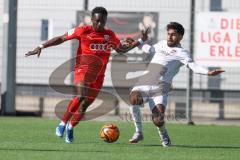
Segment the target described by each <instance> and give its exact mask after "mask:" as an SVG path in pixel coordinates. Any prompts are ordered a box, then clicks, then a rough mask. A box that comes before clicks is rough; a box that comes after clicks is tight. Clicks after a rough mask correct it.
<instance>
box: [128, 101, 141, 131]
mask: <svg viewBox="0 0 240 160" xmlns="http://www.w3.org/2000/svg"><path fill="white" fill-rule="evenodd" d="M140 107H141V105H133V106H131V107H130V113H131V114H132V119H133V122H134V125H135V130H136V132H142V115H141V111H140Z"/></svg>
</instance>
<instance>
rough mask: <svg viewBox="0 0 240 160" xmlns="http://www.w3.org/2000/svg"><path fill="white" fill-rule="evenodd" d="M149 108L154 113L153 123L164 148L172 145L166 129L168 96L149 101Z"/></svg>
mask: <svg viewBox="0 0 240 160" xmlns="http://www.w3.org/2000/svg"><path fill="white" fill-rule="evenodd" d="M149 106H150V109H151V111H152V121H153V123H154V125H155V126H157V129H158V133H159V136H160V138H161V141H162V145H163V146H164V147H167V146H170V145H171V140H170V138H169V136H168V132H167V129H166V127H165V121H164V116H165V110H166V106H167V95H160V96H156V97H152V98H150V99H149Z"/></svg>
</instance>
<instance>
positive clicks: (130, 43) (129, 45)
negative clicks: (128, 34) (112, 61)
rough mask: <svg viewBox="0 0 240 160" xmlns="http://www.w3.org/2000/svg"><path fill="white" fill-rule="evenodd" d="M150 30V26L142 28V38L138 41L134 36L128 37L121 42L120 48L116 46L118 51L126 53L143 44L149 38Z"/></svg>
mask: <svg viewBox="0 0 240 160" xmlns="http://www.w3.org/2000/svg"><path fill="white" fill-rule="evenodd" d="M148 31H149V28H147V29H146V30H142V31H141V32H142V36H141V39H139V40H138V41H135V40H134V39H132V38H127V39H126V40H124V41H123V43H121V44H120V46H119V47H118V48H116V51H117V52H118V53H126V52H128V51H130V50H131V49H133V48H135V47H137V46H139V45H140V44H143V43H144V42H145V41H146V40H147V39H148Z"/></svg>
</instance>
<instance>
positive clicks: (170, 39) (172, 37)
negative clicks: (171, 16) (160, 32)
mask: <svg viewBox="0 0 240 160" xmlns="http://www.w3.org/2000/svg"><path fill="white" fill-rule="evenodd" d="M182 37H183V36H182V35H181V34H179V33H178V32H177V31H176V30H175V29H169V30H168V31H167V44H168V46H169V47H174V46H176V45H178V44H179V43H180V41H181V40H182Z"/></svg>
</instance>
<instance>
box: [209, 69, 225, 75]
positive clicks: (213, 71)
mask: <svg viewBox="0 0 240 160" xmlns="http://www.w3.org/2000/svg"><path fill="white" fill-rule="evenodd" d="M222 72H225V70H222V69H214V70H211V71H208V75H209V76H215V75H218V74H220V73H222Z"/></svg>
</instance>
